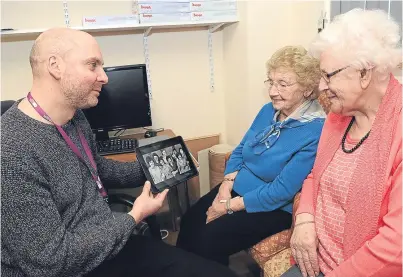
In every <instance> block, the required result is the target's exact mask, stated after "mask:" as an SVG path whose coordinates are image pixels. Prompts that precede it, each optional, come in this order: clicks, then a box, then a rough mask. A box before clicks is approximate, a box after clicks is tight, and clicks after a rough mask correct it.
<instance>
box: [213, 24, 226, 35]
mask: <svg viewBox="0 0 403 277" xmlns="http://www.w3.org/2000/svg"><path fill="white" fill-rule="evenodd" d="M224 24H225V23H219V24H216V25H214V26H211V27H210V32H211V33H214V32H215V31H217V30H218V29H220V28H221V27H222V26H223V25H224Z"/></svg>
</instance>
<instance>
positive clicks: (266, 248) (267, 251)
mask: <svg viewBox="0 0 403 277" xmlns="http://www.w3.org/2000/svg"><path fill="white" fill-rule="evenodd" d="M299 200H300V193H297V194H296V195H295V198H294V205H293V217H294V216H295V212H296V211H297V208H298V204H299ZM293 224H294V223H293ZM291 235H292V227H291V229H287V230H284V231H282V232H280V233H277V234H275V235H272V236H270V237H268V238H266V239H264V240H262V241H261V242H259V243H257V244H255V245H254V246H252V247H251V248H250V249H249V253H250V254H251V256H252V258H253V259H254V260H255V261H256V262H257V263H258V264H259V266H260V267H261V268H264V265H265V263H266V262H267V261H268V260H270V259H271V258H273V257H274V256H277V254H278V253H280V252H282V251H283V250H285V249H287V248H290V239H291ZM289 258H290V256H289V257H288V259H289Z"/></svg>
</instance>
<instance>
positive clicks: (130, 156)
mask: <svg viewBox="0 0 403 277" xmlns="http://www.w3.org/2000/svg"><path fill="white" fill-rule="evenodd" d="M157 136H167V137H170V138H172V137H175V134H174V132H172V130H164V131H162V132H158V134H157ZM120 138H122V139H127V138H135V139H142V138H144V134H134V135H127V136H121V137H120ZM104 157H105V158H107V159H112V160H115V161H119V162H133V161H135V160H136V153H135V152H133V153H124V154H116V155H107V156H104Z"/></svg>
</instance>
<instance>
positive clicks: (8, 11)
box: [1, 1, 225, 138]
mask: <svg viewBox="0 0 403 277" xmlns="http://www.w3.org/2000/svg"><path fill="white" fill-rule="evenodd" d="M68 5H69V13H70V23H71V26H79V25H81V19H82V16H86V15H88V16H91V15H108V14H109V15H114V14H130V11H131V1H96V2H95V1H68ZM1 7H2V18H1V23H2V28H4V27H5V26H9V27H12V28H15V29H26V28H47V27H50V26H63V24H64V21H63V6H62V1H6V2H5V1H2V2H1ZM39 11H45V14H46V16H39ZM34 39H35V37H33V38H32V37H31V38H29V40H22V41H15V40H14V41H2V43H1V46H2V47H1V58H2V60H1V61H2V62H1V73H2V74H1V99H2V100H6V99H18V98H21V97H24V96H25V95H26V93H27V92H28V91H29V89H30V86H31V82H32V77H31V71H30V66H29V60H28V57H29V52H30V48H31V46H32V44H33V40H34ZM96 39H97V41H98V42H99V45H100V47H101V50H102V52H103V56H104V60H105V66H115V65H125V64H136V63H144V56H143V40H142V34H128V33H127V32H126V33H125V32H121V33H112V34H111V33H108V34H107V33H105V34H101V35H99V34H98V35H96ZM213 40H214V59H215V81H216V82H215V84H216V90H215V92H214V93H211V92H210V87H209V85H210V82H209V80H210V75H209V56H208V47H207V30H204V29H201V30H194V29H193V30H192V31H182V32H175V31H172V32H164V33H152V34H151V35H150V37H149V48H150V51H149V53H150V64H151V66H150V68H151V77H152V89H153V100H152V118H153V123H154V124H153V125H154V127H156V128H159V127H163V128H169V129H172V130H173V131H174V132H175V133H176V134H179V135H182V136H183V137H184V138H189V137H198V136H205V135H211V134H218V133H221V132H222V131H223V130H224V129H225V128H224V110H223V108H222V107H223V106H224V100H223V99H224V94H223V87H222V81H223V78H222V74H223V73H222V65H223V61H222V32H216V33H214V35H213Z"/></svg>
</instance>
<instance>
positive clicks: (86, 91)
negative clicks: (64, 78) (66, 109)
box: [62, 83, 97, 109]
mask: <svg viewBox="0 0 403 277" xmlns="http://www.w3.org/2000/svg"><path fill="white" fill-rule="evenodd" d="M91 91H92V89H91V88H83V87H82V86H80V85H76V84H72V83H70V84H65V85H63V86H62V93H63V95H64V97H65V99H66V101H67V103H68V105H70V106H71V107H72V108H74V109H87V108H91V107H93V106H95V105H96V104H97V103H90V101H89V97H90V93H91Z"/></svg>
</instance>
